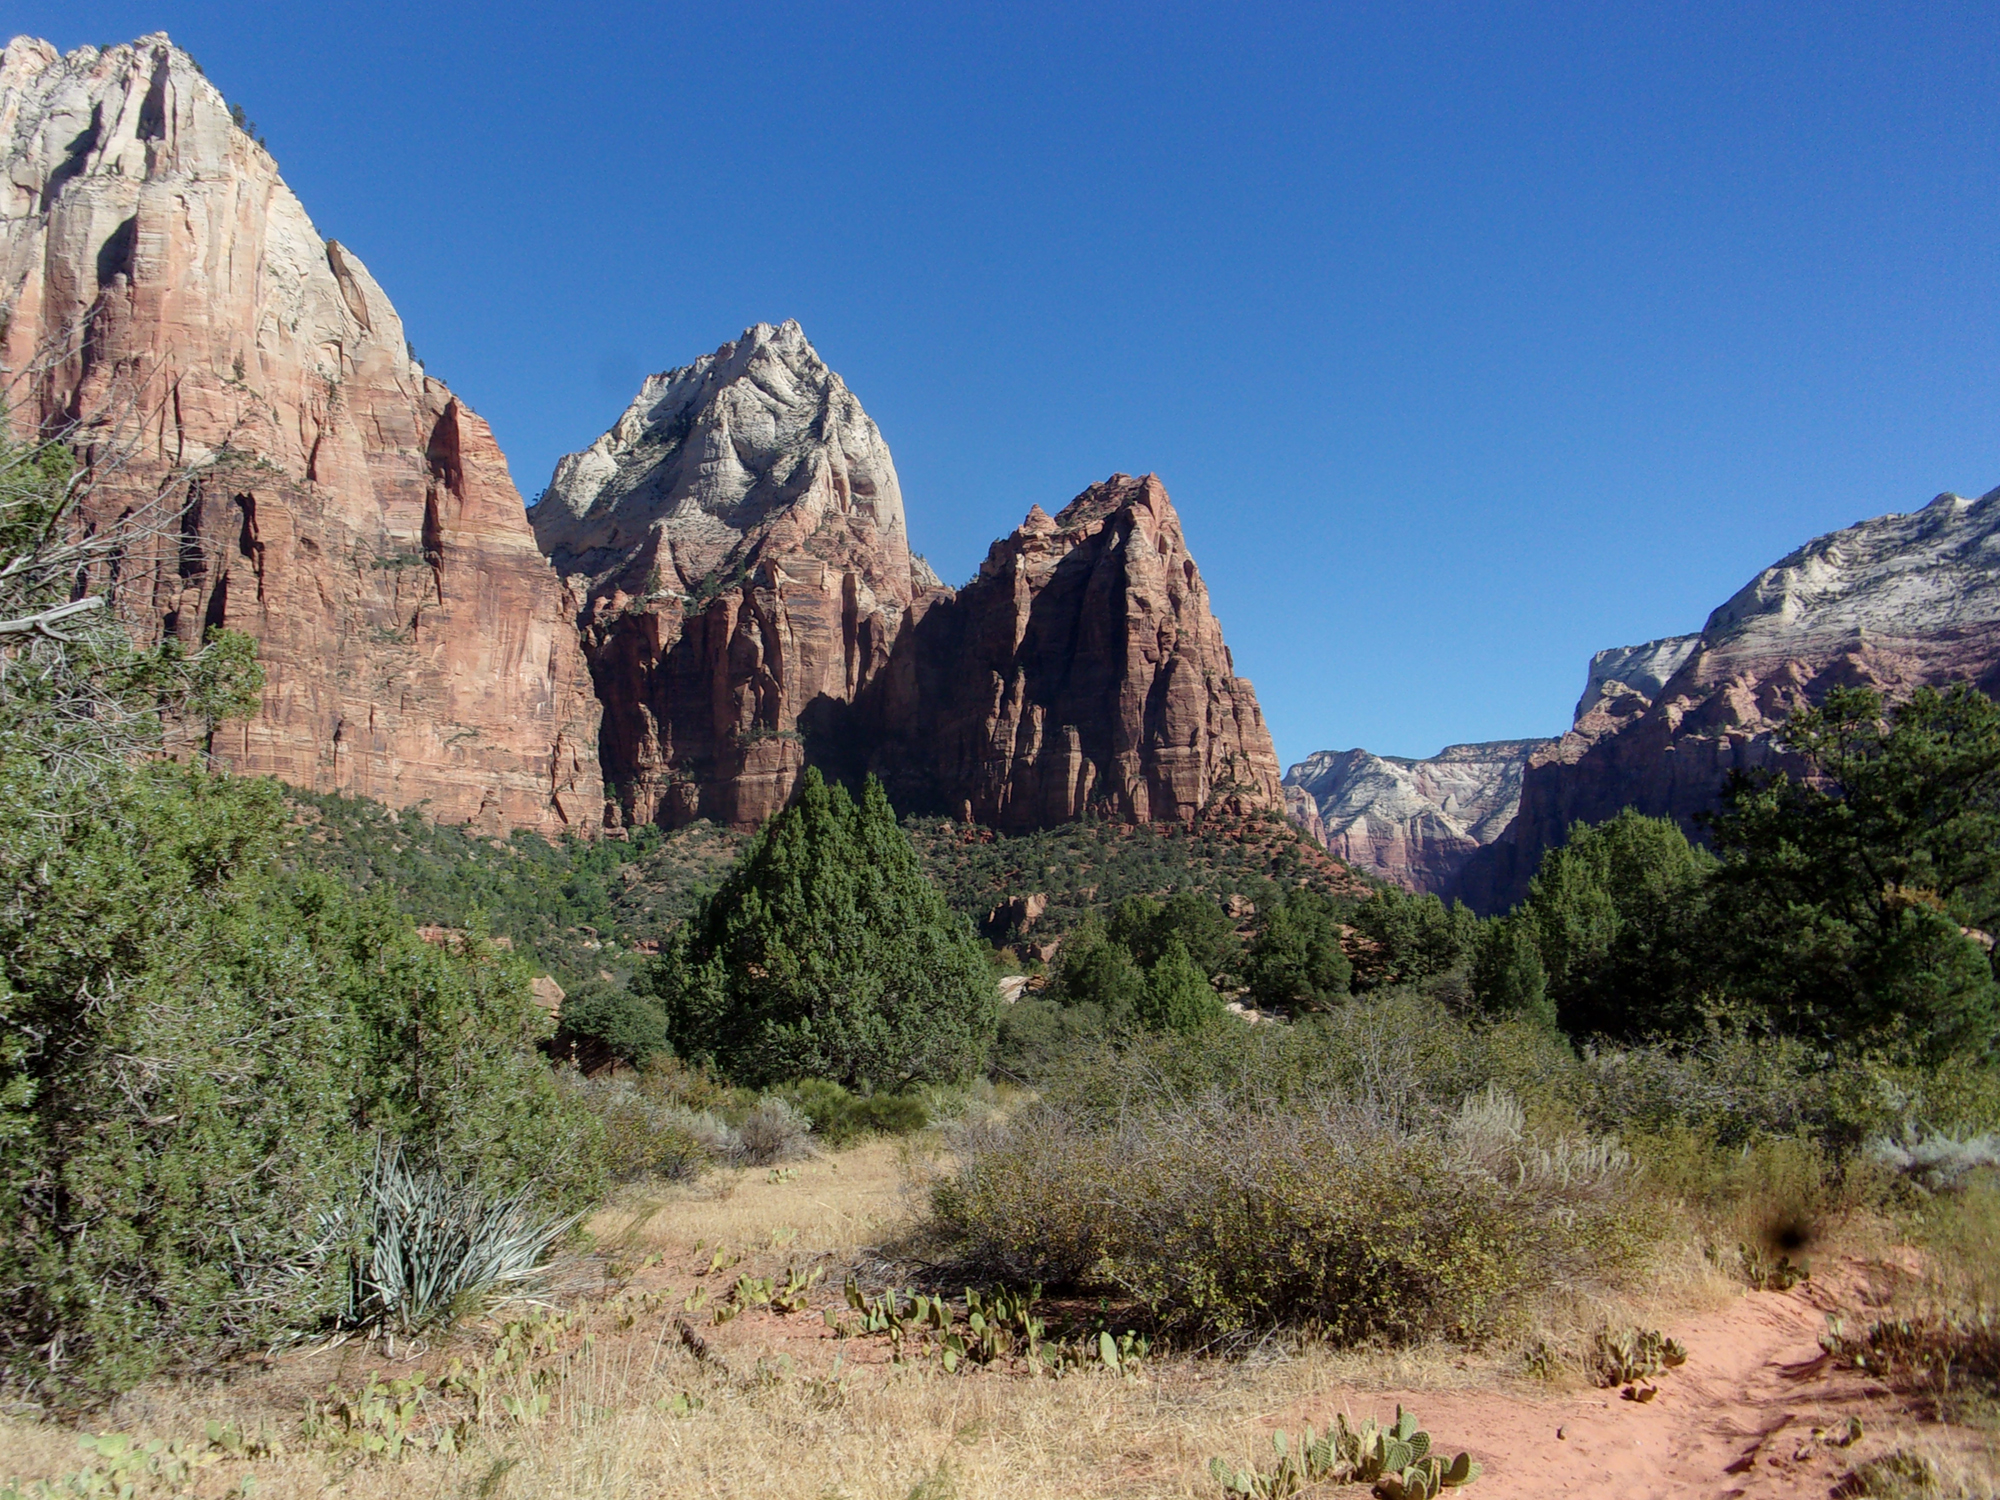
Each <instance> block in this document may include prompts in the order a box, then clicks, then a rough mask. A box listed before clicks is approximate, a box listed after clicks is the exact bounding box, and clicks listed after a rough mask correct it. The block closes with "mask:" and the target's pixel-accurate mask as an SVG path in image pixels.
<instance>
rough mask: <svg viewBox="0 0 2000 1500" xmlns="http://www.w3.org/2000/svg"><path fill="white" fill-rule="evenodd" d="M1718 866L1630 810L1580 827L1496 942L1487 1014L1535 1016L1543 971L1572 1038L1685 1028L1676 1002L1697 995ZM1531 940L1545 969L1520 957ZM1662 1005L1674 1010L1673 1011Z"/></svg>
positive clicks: (1485, 998)
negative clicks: (1698, 959) (1709, 892)
mask: <svg viewBox="0 0 2000 1500" xmlns="http://www.w3.org/2000/svg"><path fill="white" fill-rule="evenodd" d="M1714 865H1715V861H1714V860H1713V859H1712V858H1711V857H1710V856H1709V855H1708V854H1707V853H1705V852H1704V851H1702V850H1700V849H1698V848H1696V847H1695V846H1693V845H1691V844H1690V843H1689V842H1688V840H1687V836H1686V835H1685V834H1683V833H1682V832H1681V831H1680V829H1679V828H1678V827H1676V826H1675V825H1674V823H1673V822H1672V821H1671V820H1670V819H1665V818H1647V817H1642V816H1640V815H1639V814H1638V813H1635V812H1631V811H1629V810H1628V811H1626V812H1622V813H1620V814H1619V815H1618V816H1617V817H1615V818H1613V819H1611V820H1610V821H1609V822H1607V823H1600V824H1598V825H1596V826H1595V827H1591V826H1588V825H1586V824H1582V823H1579V824H1577V825H1575V826H1574V827H1573V828H1571V830H1570V836H1569V842H1568V843H1566V844H1564V845H1563V846H1562V847H1561V848H1559V849H1552V850H1550V851H1549V852H1548V854H1547V855H1545V856H1544V857H1543V859H1542V864H1541V868H1540V869H1539V870H1538V871H1537V872H1536V874H1535V878H1534V879H1533V880H1532V881H1531V882H1530V883H1529V886H1528V897H1527V900H1526V901H1524V902H1523V903H1522V905H1521V907H1520V909H1519V910H1517V911H1516V912H1515V913H1514V915H1513V917H1512V919H1511V920H1512V922H1513V923H1514V924H1515V927H1514V930H1513V931H1511V932H1509V933H1508V934H1507V935H1506V936H1504V937H1495V938H1494V939H1492V940H1491V941H1492V943H1493V945H1494V953H1495V957H1494V960H1493V961H1492V962H1491V963H1490V964H1489V965H1488V966H1486V967H1484V968H1483V969H1482V971H1481V972H1482V975H1483V976H1484V977H1485V978H1486V980H1487V982H1488V983H1489V984H1490V985H1491V986H1492V988H1491V989H1489V990H1487V991H1485V992H1483V993H1482V995H1481V999H1482V1003H1484V1004H1486V1005H1487V1006H1488V1007H1489V1008H1493V1009H1500V1010H1509V1009H1514V1010H1532V1009H1534V1006H1533V1003H1532V1001H1533V977H1532V976H1533V971H1534V967H1535V964H1536V963H1537V962H1538V963H1539V966H1540V968H1541V970H1542V973H1543V976H1544V982H1545V985H1546V991H1545V993H1546V996H1547V999H1548V1001H1549V1003H1550V1004H1552V1005H1553V1006H1554V1009H1555V1015H1556V1019H1557V1020H1558V1021H1559V1022H1560V1023H1561V1025H1562V1027H1563V1029H1564V1030H1565V1031H1568V1032H1569V1033H1570V1034H1571V1035H1573V1036H1589V1035H1593V1034H1613V1035H1626V1034H1631V1033H1633V1032H1635V1031H1644V1030H1654V1029H1658V1028H1660V1027H1662V1026H1666V1027H1668V1028H1679V1027H1684V1026H1685V1025H1686V1024H1687V1022H1688V1020H1689V1019H1691V1017H1690V1015H1689V1014H1688V1012H1687V1011H1686V1010H1683V1011H1681V1012H1680V1013H1676V1012H1675V1011H1674V1010H1673V1009H1672V1004H1673V1000H1672V997H1683V999H1682V1001H1681V1003H1682V1004H1683V1005H1685V1004H1686V1000H1685V997H1687V996H1688V995H1689V994H1690V992H1691V990H1692V988H1693V976H1692V974H1691V972H1690V969H1689V965H1690V961H1691V958H1692V955H1693V954H1694V952H1695V951H1696V943H1695V937H1694V934H1695V932H1696V930H1697V928H1698V926H1699V923H1700V921H1701V919H1702V915H1703V896H1704V891H1705V885H1706V881H1707V878H1708V875H1709V872H1710V871H1711V870H1712V869H1713V868H1714ZM1523 935H1532V937H1533V941H1534V952H1535V959H1534V960H1533V961H1530V960H1528V959H1526V958H1525V957H1523V956H1520V954H1519V950H1518V947H1517V946H1516V945H1518V944H1519V943H1520V942H1521V941H1522V937H1523ZM1663 1001H1664V1002H1665V1003H1663Z"/></svg>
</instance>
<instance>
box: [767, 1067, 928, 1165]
mask: <svg viewBox="0 0 2000 1500" xmlns="http://www.w3.org/2000/svg"><path fill="white" fill-rule="evenodd" d="M775 1093H776V1094H777V1096H778V1097H779V1098H781V1099H783V1100H784V1101H785V1102H786V1103H788V1104H790V1105H791V1106H792V1107H793V1108H795V1109H797V1110H798V1111H799V1113H800V1114H802V1115H804V1116H805V1117H806V1119H807V1121H808V1122H809V1123H810V1124H811V1126H812V1133H813V1137H814V1139H815V1140H819V1141H824V1142H825V1143H826V1144H827V1145H829V1146H832V1147H836V1148H838V1147H841V1146H846V1145H849V1144H851V1143H853V1142H854V1141H857V1140H860V1139H862V1138H864V1137H866V1136H870V1135H908V1134H910V1133H911V1132H912V1131H917V1130H922V1129H923V1128H924V1127H925V1126H926V1125H928V1124H929V1123H930V1111H929V1110H928V1109H927V1108H925V1106H924V1102H923V1100H921V1099H918V1098H916V1097H914V1096H912V1095H909V1094H871V1095H866V1096H856V1095H854V1094H850V1093H849V1092H848V1091H847V1090H846V1089H844V1088H842V1087H841V1086H840V1085H839V1084H837V1083H830V1082H828V1081H827V1080H826V1079H823V1078H810V1079H806V1080H804V1081H803V1082H800V1083H792V1084H787V1085H785V1087H783V1088H781V1089H778V1090H775Z"/></svg>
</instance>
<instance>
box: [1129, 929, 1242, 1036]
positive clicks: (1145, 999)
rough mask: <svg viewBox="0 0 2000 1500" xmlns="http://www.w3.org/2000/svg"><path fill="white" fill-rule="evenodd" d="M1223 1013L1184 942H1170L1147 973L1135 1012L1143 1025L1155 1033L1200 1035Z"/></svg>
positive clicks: (1211, 988) (1176, 938)
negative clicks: (1195, 1032) (1184, 1032)
mask: <svg viewBox="0 0 2000 1500" xmlns="http://www.w3.org/2000/svg"><path fill="white" fill-rule="evenodd" d="M1223 1013H1224V1012H1223V1009H1222V1002H1221V1001H1220V1000H1218V999H1216V997H1215V987H1214V986H1213V985H1211V984H1210V983H1209V982H1208V977H1207V976H1206V975H1205V974H1203V973H1202V971H1201V969H1200V968H1199V967H1197V966H1196V964H1195V961H1194V960H1193V959H1192V958H1190V957H1188V951H1187V949H1186V948H1184V947H1182V946H1181V940H1180V938H1179V937H1178V936H1175V937H1171V938H1168V939H1167V946H1166V948H1165V950H1164V951H1163V952H1162V953H1161V954H1160V956H1159V958H1158V960H1156V961H1155V962H1154V964H1153V966H1152V967H1151V968H1150V969H1148V970H1147V971H1146V983H1145V987H1144V988H1143V989H1142V990H1141V991H1140V994H1139V1004H1138V1006H1137V1009H1136V1011H1135V1016H1136V1018H1137V1020H1138V1022H1139V1024H1140V1025H1142V1026H1144V1027H1146V1028H1147V1029H1148V1030H1151V1031H1198V1030H1200V1029H1201V1028H1202V1027H1204V1026H1208V1025H1211V1024H1213V1023H1214V1022H1215V1021H1217V1020H1219V1019H1220V1018H1221V1017H1222V1015H1223Z"/></svg>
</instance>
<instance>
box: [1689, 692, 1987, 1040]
mask: <svg viewBox="0 0 2000 1500" xmlns="http://www.w3.org/2000/svg"><path fill="white" fill-rule="evenodd" d="M1781 739H1782V742H1783V744H1784V746H1785V748H1786V749H1788V750H1790V751H1791V752H1793V753H1794V754H1796V755H1798V756H1799V757H1801V758H1802V759H1803V760H1805V762H1806V763H1807V764H1808V765H1809V766H1810V767H1811V769H1812V772H1813V774H1812V776H1811V777H1809V778H1807V779H1802V780H1794V779H1792V778H1791V777H1790V776H1787V775H1784V774H1779V775H1776V776H1768V777H1763V778H1749V779H1746V778H1741V777H1739V778H1737V779H1736V780H1735V781H1734V782H1733V783H1732V785H1731V786H1730V788H1729V793H1728V797H1727V806H1726V809H1725V811H1724V812H1723V814H1722V815H1721V816H1719V817H1717V818H1715V819H1713V820H1712V822H1711V825H1710V826H1711V829H1712V832H1713V836H1714V839H1715V844H1716V848H1717V849H1718V851H1720V853H1721V854H1722V856H1723V863H1722V868H1721V870H1720V871H1719V872H1718V874H1717V878H1716V898H1715V906H1716V911H1717V917H1718V923H1717V925H1718V927H1719V928H1720V932H1719V943H1718V948H1719V953H1718V965H1719V967H1721V968H1722V969H1724V970H1725V971H1726V972H1727V973H1728V975H1729V977H1730V988H1731V989H1732V991H1733V992H1735V993H1737V994H1738V995H1740V996H1741V997H1742V998H1744V999H1745V1000H1747V1001H1749V1002H1750V1003H1752V1004H1755V1005H1756V1006H1758V1007H1760V1008H1761V1009H1762V1010H1763V1011H1764V1012H1765V1013H1766V1014H1768V1015H1769V1016H1770V1017H1771V1019H1772V1020H1773V1022H1774V1023H1775V1024H1777V1025H1778V1026H1780V1027H1782V1028H1783V1029H1785V1030H1787V1031H1791V1032H1794V1033H1798V1034H1804V1035H1813V1036H1819V1037H1825V1038H1828V1039H1831V1040H1841V1041H1846V1042H1849V1043H1853V1042H1864V1043H1865V1042H1871V1041H1872V1042H1877V1043H1880V1042H1893V1043H1895V1044H1897V1045H1900V1046H1902V1047H1904V1048H1907V1049H1908V1050H1910V1051H1911V1052H1913V1053H1914V1054H1915V1055H1917V1056H1919V1057H1923V1058H1926V1059H1929V1060H1936V1059H1939V1058H1942V1057H1946V1056H1949V1055H1951V1054H1954V1053H1958V1054H1963V1055H1967V1056H1975V1057H1976V1056H1980V1055H1983V1054H1984V1053H1986V1052H1987V1050H1988V1049H1989V1048H1990V1047H1991V1045H1992V1041H1993V1038H1994V1036H1995V1035H1996V1031H2000V984H1996V983H1995V980H1994V974H1993V967H1992V963H1991V960H1990V958H1989V955H1988V954H1987V953H1986V952H1984V951H1982V949H1981V947H1980V945H1979V944H1978V942H1977V941H1975V940H1974V939H1973V938H1972V937H1971V936H1969V934H1968V929H1978V930H1981V931H1985V932H1991V931H1993V930H1994V929H1995V926H1996V924H1997V923H2000V707H1996V706H1995V705H1994V703H1993V702H1992V701H1991V700H1990V699H1988V698H1987V697H1985V695H1983V694H1981V693H1979V692H1977V691H1976V690H1974V689H1973V688H1971V687H1970V686H1967V685H1965V684H1960V685H1958V686H1956V687H1953V688H1952V689H1950V690H1949V691H1947V692H1943V693H1940V692H1937V691H1936V690H1934V689H1931V688H1922V689H1919V690H1918V691H1917V692H1916V693H1914V694H1913V695H1912V696H1911V697H1910V698H1909V700H1908V701H1906V702H1904V703H1902V704H1899V705H1897V706H1896V707H1895V708H1893V709H1888V710H1885V709H1884V706H1883V703H1882V700H1881V698H1880V697H1879V696H1878V695H1876V694H1875V693H1873V692H1869V691H1866V690H1864V689H1857V688H1842V689H1836V690H1834V691H1833V692H1831V693H1829V694H1828V695H1827V698H1826V701H1825V703H1824V704H1823V705H1822V706H1820V707H1819V708H1815V709H1806V710H1802V711H1800V712H1798V713H1795V714H1793V715H1792V716H1791V718H1790V719H1788V720H1787V721H1786V723H1785V726H1784V729H1783V730H1782V732H1781Z"/></svg>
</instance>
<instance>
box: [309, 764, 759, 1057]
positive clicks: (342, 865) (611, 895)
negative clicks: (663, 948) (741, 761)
mask: <svg viewBox="0 0 2000 1500" xmlns="http://www.w3.org/2000/svg"><path fill="white" fill-rule="evenodd" d="M285 796H286V798H287V799H288V800H289V801H290V802H291V803H292V804H293V810H294V815H295V817H296V819H297V823H298V826H297V828H296V829H295V830H294V832H293V835H292V837H291V839H290V842H289V845H288V849H287V853H286V857H287V858H288V859H289V860H291V861H293V862H294V863H296V864H297V865H299V866H301V867H303V868H307V869H314V870H323V871H325V872H327V873H328V874H332V875H336V876H339V877H340V878H341V879H342V880H344V881H346V882H347V883H348V884H349V885H352V886H354V887H356V888H357V889H361V890H366V891H369V892H371V893H373V892H380V893H382V894H383V895H384V896H385V897H386V898H387V899H388V900H390V901H392V902H393V903H394V904H395V906H396V909H397V910H399V911H402V912H406V913H408V914H409V915H410V916H411V917H413V918H415V919H416V920H417V921H419V922H432V923H437V924H439V925H441V926H445V927H455V928H466V927H470V926H471V925H472V924H473V923H474V922H475V921H483V922H484V923H485V924H486V927H487V930H488V931H489V932H491V933H493V934H494V935H495V936H499V937H506V938H508V939H509V940H510V941H511V942H512V943H513V944H514V947H515V951H517V952H519V953H521V954H522V955H523V956H524V957H530V958H532V960H533V962H535V963H536V964H537V965H538V966H539V967H540V969H541V970H542V971H544V972H547V973H550V974H553V975H554V976H555V977H556V978H557V980H559V981H560V982H561V984H562V986H563V988H564V989H565V990H570V991H575V990H579V989H583V988H586V987H588V986H590V985H591V984H592V983H593V982H594V981H598V982H601V976H602V972H603V971H607V970H608V971H609V972H610V973H611V974H612V975H613V979H612V981H611V983H612V985H613V986H614V987H617V986H619V985H622V982H623V980H624V979H625V977H626V976H628V975H630V974H631V973H632V972H633V971H634V970H635V969H636V968H638V967H640V966H642V965H643V964H644V963H645V962H647V959H646V958H645V957H644V955H643V953H642V951H641V949H640V945H641V944H642V943H646V944H650V943H653V942H656V941H658V940H659V939H660V938H662V937H664V936H665V935H666V934H667V933H668V932H669V931H670V930H671V929H672V928H673V927H674V926H675V925H676V924H677V923H678V922H680V921H682V920H684V919H685V918H686V917H687V915H688V914H689V913H690V912H692V911H693V910H694V909H695V906H696V905H697V904H698V902H699V900H700V898H701V896H702V894H703V892H704V891H705V890H707V889H709V888H711V887H712V886H713V885H714V884H715V883H716V882H717V881H719V880H720V879H721V878H722V875H723V874H724V872H725V871H726V870H727V869H728V868H729V866H730V864H731V863H732V862H733V861H734V860H735V858H736V856H737V855H738V854H739V853H740V852H741V851H742V848H743V845H744V843H745V840H744V839H743V838H742V837H741V836H740V835H738V834H733V833H730V832H728V831H727V830H725V829H720V828H717V827H716V826H715V825H714V824H711V823H693V824H690V825H689V826H687V827H686V828H681V829H677V830H675V831H674V832H672V833H663V832H662V831H661V830H660V829H658V828H655V827H653V826H651V825H650V824H648V825H642V826H640V827H638V828H634V829H632V830H630V831H629V833H628V834H627V836H626V837H624V838H622V839H621V838H594V839H593V838H580V837H577V836H575V835H567V834H566V835H564V836H563V837H562V838H560V839H555V840H549V839H545V838H543V837H542V836H541V835H540V834H537V833H533V832H530V831H528V830H526V829H520V830H516V831H515V832H514V833H512V834H510V835H508V836H507V837H506V838H504V839H502V838H488V837H485V836H482V835H480V834H478V833H476V832H474V831H473V830H471V829H467V828H456V827H453V826H451V825H449V824H443V823H435V822H432V821H431V820H430V819H428V818H426V817H425V816H424V815H423V811H422V809H421V808H414V809H405V810H403V811H402V812H396V811H393V810H391V809H389V808H387V807H384V806H383V805H382V804H381V803H379V802H371V801H369V800H368V799H366V798H362V797H348V796H340V795H333V794H327V793H316V792H305V791H299V790H297V789H292V788H288V789H287V790H286V793H285ZM632 1060H633V1061H638V1060H639V1059H638V1058H636V1057H635V1058H633V1059H632Z"/></svg>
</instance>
